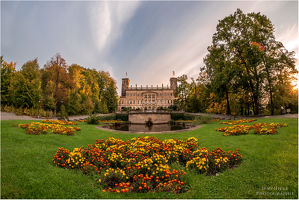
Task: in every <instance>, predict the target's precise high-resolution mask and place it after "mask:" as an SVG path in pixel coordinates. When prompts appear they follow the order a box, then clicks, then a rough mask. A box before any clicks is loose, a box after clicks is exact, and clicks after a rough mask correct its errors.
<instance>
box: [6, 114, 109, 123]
mask: <svg viewBox="0 0 299 200" xmlns="http://www.w3.org/2000/svg"><path fill="white" fill-rule="evenodd" d="M103 115H105V114H97V116H103ZM87 117H89V115H78V116H69V120H78V119H85V118H87ZM17 119H20V120H43V119H46V118H45V117H42V118H36V117H31V116H26V115H22V116H18V115H16V114H14V113H9V112H1V121H2V120H17ZM49 119H52V120H57V119H58V118H57V117H51V118H49Z"/></svg>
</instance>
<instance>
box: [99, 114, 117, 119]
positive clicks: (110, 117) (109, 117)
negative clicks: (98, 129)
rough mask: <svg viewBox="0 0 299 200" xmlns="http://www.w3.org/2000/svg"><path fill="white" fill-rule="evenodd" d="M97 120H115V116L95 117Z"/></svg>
mask: <svg viewBox="0 0 299 200" xmlns="http://www.w3.org/2000/svg"><path fill="white" fill-rule="evenodd" d="M97 118H98V120H116V118H115V114H113V115H104V116H97Z"/></svg>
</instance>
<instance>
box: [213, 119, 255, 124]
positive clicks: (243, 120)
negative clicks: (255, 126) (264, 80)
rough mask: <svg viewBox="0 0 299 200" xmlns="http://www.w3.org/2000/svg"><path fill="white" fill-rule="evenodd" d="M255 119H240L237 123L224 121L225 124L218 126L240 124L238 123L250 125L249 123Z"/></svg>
mask: <svg viewBox="0 0 299 200" xmlns="http://www.w3.org/2000/svg"><path fill="white" fill-rule="evenodd" d="M256 120H257V119H240V120H237V121H226V122H221V123H219V124H228V125H235V124H240V123H250V122H254V121H256Z"/></svg>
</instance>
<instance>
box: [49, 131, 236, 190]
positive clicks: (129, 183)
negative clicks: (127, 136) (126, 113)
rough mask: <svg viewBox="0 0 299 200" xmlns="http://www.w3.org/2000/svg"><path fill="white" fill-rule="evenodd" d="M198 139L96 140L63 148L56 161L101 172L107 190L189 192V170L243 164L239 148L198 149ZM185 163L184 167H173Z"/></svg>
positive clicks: (210, 170)
mask: <svg viewBox="0 0 299 200" xmlns="http://www.w3.org/2000/svg"><path fill="white" fill-rule="evenodd" d="M197 148H198V144H197V139H196V138H194V137H191V138H188V139H187V140H186V141H184V140H177V139H167V140H163V141H161V140H159V139H157V138H155V137H148V136H146V137H142V138H140V137H137V138H132V139H131V141H126V142H125V141H122V140H120V139H118V138H113V137H109V138H108V139H107V140H103V139H102V140H96V142H95V144H93V145H88V146H87V148H80V149H78V148H75V149H74V150H73V151H72V152H70V151H69V150H67V149H64V148H59V149H58V151H57V153H56V155H55V156H54V159H53V163H54V164H55V165H57V166H60V167H65V168H70V169H80V170H82V172H83V173H84V174H94V175H99V176H100V179H99V183H100V184H101V185H102V186H103V187H104V190H103V192H115V193H126V192H137V193H144V192H174V193H183V192H186V191H187V186H188V183H187V182H186V180H185V178H184V176H185V175H186V172H185V171H189V170H190V171H195V172H198V173H205V174H206V175H215V174H216V173H217V172H221V171H223V170H225V169H227V168H231V167H233V166H235V165H236V164H239V163H240V162H241V160H242V156H241V155H240V154H238V151H239V150H238V149H237V150H236V151H228V152H225V151H223V150H222V149H220V148H217V149H215V150H213V151H209V150H208V149H206V148H200V149H199V150H197ZM173 165H181V167H182V168H184V169H185V171H184V170H176V169H173V168H171V167H172V166H173Z"/></svg>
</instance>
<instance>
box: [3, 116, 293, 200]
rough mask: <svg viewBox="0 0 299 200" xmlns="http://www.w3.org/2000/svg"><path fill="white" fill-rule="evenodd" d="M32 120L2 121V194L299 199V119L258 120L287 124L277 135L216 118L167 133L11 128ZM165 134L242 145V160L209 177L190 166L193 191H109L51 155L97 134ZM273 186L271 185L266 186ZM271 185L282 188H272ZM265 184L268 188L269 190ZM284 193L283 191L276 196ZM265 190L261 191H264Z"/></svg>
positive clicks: (205, 142)
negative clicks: (236, 132) (238, 129)
mask: <svg viewBox="0 0 299 200" xmlns="http://www.w3.org/2000/svg"><path fill="white" fill-rule="evenodd" d="M30 122H31V121H24V120H14V121H1V198H34V199H44V198H48V199H51V198H55V199H63V198H72V199H80V198H98V199H99V198H108V199H117V198H121V199H123V198H130V199H137V198H138V199H140V198H151V199H153V198H165V199H167V198H171V199H175V198H183V199H189V198H190V199H203V198H288V199H290V198H296V199H297V198H298V119H276V118H267V119H258V121H256V123H271V122H274V123H283V124H284V123H287V124H288V125H289V126H288V127H282V128H279V129H278V134H276V135H255V134H253V132H252V131H251V132H250V133H249V134H248V135H241V136H226V137H225V136H223V133H222V132H216V131H215V128H220V127H223V126H225V125H221V124H218V123H219V122H212V123H210V124H203V125H202V128H200V129H197V130H193V131H187V132H181V133H168V134H124V133H113V132H109V131H103V130H99V129H96V128H95V126H96V125H88V124H87V123H85V122H79V127H81V130H82V131H79V132H75V136H66V135H56V134H46V135H26V134H25V130H24V129H21V128H16V127H10V125H11V124H13V123H17V124H20V123H30ZM146 135H149V136H155V137H157V138H159V139H161V140H163V139H171V138H177V139H183V140H186V139H188V138H189V137H196V138H197V139H198V145H199V147H206V148H208V149H209V150H213V149H215V148H217V147H220V148H222V149H223V150H224V151H228V150H235V149H240V154H241V155H242V156H243V162H242V163H241V165H240V166H238V167H237V168H235V169H233V170H226V171H224V172H222V173H220V174H219V175H218V176H205V175H203V174H195V173H191V172H188V171H187V175H186V176H187V177H186V179H188V182H189V184H190V186H189V190H190V192H187V193H184V194H179V195H177V194H172V193H146V194H141V193H135V194H134V193H125V194H115V193H104V192H102V189H103V188H101V186H100V185H99V183H98V180H97V179H95V178H92V177H89V176H87V175H83V174H82V173H81V172H80V171H76V170H67V169H63V168H58V167H56V166H54V165H53V163H52V159H53V157H54V155H55V153H56V151H57V150H58V148H60V147H64V148H66V149H69V150H70V151H72V150H73V149H74V148H77V147H82V146H84V147H87V145H88V144H94V142H95V140H96V139H107V138H108V137H116V138H120V139H122V140H125V141H126V140H130V139H131V138H133V137H137V136H141V137H143V136H146ZM267 187H269V188H267ZM270 187H277V188H276V189H284V190H274V189H275V188H273V189H272V190H271V188H270ZM265 188H266V190H265ZM277 192H282V193H283V192H285V193H284V195H283V194H280V195H276V194H277ZM259 194H261V195H259Z"/></svg>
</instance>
